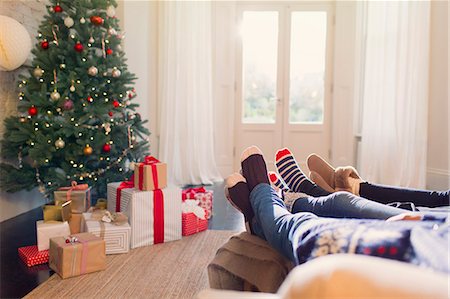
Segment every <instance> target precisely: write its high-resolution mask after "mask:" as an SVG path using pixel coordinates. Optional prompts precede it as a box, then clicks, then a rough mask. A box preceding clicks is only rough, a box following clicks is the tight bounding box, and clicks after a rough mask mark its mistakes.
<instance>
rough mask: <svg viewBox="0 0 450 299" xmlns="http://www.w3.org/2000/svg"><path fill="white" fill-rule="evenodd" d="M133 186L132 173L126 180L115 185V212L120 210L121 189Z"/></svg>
mask: <svg viewBox="0 0 450 299" xmlns="http://www.w3.org/2000/svg"><path fill="white" fill-rule="evenodd" d="M128 188H134V174H133V175H131V177H130V179H129V180H128V181H124V182H121V183H120V185H119V187H117V193H116V212H120V201H121V199H122V189H128Z"/></svg>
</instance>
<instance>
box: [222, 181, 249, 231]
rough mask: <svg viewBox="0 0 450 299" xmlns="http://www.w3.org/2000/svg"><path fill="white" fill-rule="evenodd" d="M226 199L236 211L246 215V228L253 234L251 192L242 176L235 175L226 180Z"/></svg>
mask: <svg viewBox="0 0 450 299" xmlns="http://www.w3.org/2000/svg"><path fill="white" fill-rule="evenodd" d="M225 197H226V198H227V199H228V201H229V202H230V204H231V205H232V206H233V207H234V208H235V209H237V210H238V211H240V212H241V213H242V214H244V221H245V227H246V229H247V231H248V232H250V233H252V229H251V223H252V219H253V216H254V213H253V209H252V206H251V204H250V191H249V189H248V186H247V183H246V181H245V178H244V177H243V176H242V175H241V174H239V173H234V174H232V175H230V176H229V177H228V178H226V180H225Z"/></svg>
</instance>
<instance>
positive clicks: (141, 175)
mask: <svg viewBox="0 0 450 299" xmlns="http://www.w3.org/2000/svg"><path fill="white" fill-rule="evenodd" d="M157 163H161V162H160V161H159V160H158V159H156V158H155V157H153V156H145V158H144V162H143V163H140V164H139V189H140V190H142V189H144V166H145V165H150V167H151V168H152V176H153V186H154V188H153V189H159V186H158V172H157V171H156V164H157Z"/></svg>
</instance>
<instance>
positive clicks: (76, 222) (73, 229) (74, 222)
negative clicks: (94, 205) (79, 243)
mask: <svg viewBox="0 0 450 299" xmlns="http://www.w3.org/2000/svg"><path fill="white" fill-rule="evenodd" d="M82 219H83V214H72V217H71V218H70V220H69V227H70V233H71V234H72V235H73V234H78V233H81V232H82V230H81V220H82Z"/></svg>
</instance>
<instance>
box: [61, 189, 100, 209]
mask: <svg viewBox="0 0 450 299" xmlns="http://www.w3.org/2000/svg"><path fill="white" fill-rule="evenodd" d="M68 192H70V194H69V200H71V201H72V205H71V207H72V213H84V212H86V211H87V209H89V207H90V206H91V188H90V187H89V188H88V189H86V190H72V191H67V190H58V191H55V192H54V193H53V194H54V195H55V203H56V204H59V203H63V202H66V201H67V193H68Z"/></svg>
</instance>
